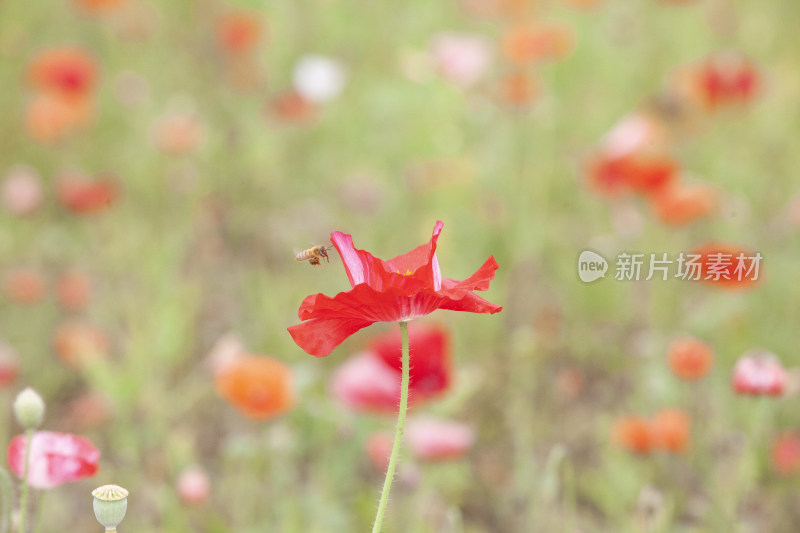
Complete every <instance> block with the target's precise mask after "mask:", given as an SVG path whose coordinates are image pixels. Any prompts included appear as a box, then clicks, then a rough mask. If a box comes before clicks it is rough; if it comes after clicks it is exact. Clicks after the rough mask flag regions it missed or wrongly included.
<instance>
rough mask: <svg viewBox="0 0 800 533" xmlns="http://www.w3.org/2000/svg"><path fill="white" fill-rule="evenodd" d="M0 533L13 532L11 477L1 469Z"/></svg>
mask: <svg viewBox="0 0 800 533" xmlns="http://www.w3.org/2000/svg"><path fill="white" fill-rule="evenodd" d="M0 498H2V501H1V502H0V533H8V532H9V531H11V476H9V475H8V471H7V470H6V469H5V468H3V467H0Z"/></svg>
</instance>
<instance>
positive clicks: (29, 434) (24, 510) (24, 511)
mask: <svg viewBox="0 0 800 533" xmlns="http://www.w3.org/2000/svg"><path fill="white" fill-rule="evenodd" d="M32 441H33V428H31V429H29V430H27V431H26V432H25V463H24V465H23V467H22V496H21V497H20V500H19V533H25V518H26V516H27V515H28V462H29V461H30V454H31V442H32Z"/></svg>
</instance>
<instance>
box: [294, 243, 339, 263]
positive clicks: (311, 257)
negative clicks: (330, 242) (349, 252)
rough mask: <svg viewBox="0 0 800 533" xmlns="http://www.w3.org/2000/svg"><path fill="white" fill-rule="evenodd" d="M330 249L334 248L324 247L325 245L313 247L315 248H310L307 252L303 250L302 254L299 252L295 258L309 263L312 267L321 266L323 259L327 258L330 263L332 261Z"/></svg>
mask: <svg viewBox="0 0 800 533" xmlns="http://www.w3.org/2000/svg"><path fill="white" fill-rule="evenodd" d="M330 248H333V247H332V246H324V245H319V246H313V247H311V248H309V249H307V250H303V251H302V252H299V253H298V254H297V255H296V256H295V259H296V260H297V261H308V263H309V264H310V265H312V266H320V265H321V264H322V263H321V261H320V260H321V259H322V258H325V261H327V262H328V263H330V262H331V260H330V258H329V257H328V250H329V249H330Z"/></svg>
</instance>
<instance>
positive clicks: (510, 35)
mask: <svg viewBox="0 0 800 533" xmlns="http://www.w3.org/2000/svg"><path fill="white" fill-rule="evenodd" d="M574 47H575V35H574V33H573V31H572V29H571V28H570V27H569V26H567V25H565V24H561V23H556V22H550V23H533V22H528V23H523V24H519V25H517V26H515V27H513V28H511V29H510V30H509V31H508V32H506V34H505V35H504V36H503V38H502V43H501V48H502V51H503V55H504V56H505V57H506V58H507V59H508V60H509V61H511V62H512V63H516V64H526V63H532V62H535V61H542V60H546V59H564V58H565V57H567V56H568V55H569V54H570V52H572V49H573V48H574Z"/></svg>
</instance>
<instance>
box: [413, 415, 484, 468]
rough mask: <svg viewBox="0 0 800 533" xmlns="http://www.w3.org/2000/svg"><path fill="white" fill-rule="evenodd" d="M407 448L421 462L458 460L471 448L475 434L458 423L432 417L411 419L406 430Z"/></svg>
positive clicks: (469, 428)
mask: <svg viewBox="0 0 800 533" xmlns="http://www.w3.org/2000/svg"><path fill="white" fill-rule="evenodd" d="M406 442H408V448H409V450H411V453H413V454H414V455H415V456H416V457H417V458H418V459H421V460H423V461H445V460H449V459H458V458H459V457H461V456H463V455H464V454H465V453H467V451H469V449H470V448H471V447H472V444H473V443H474V442H475V432H474V431H473V429H472V428H471V427H469V426H468V425H466V424H462V423H460V422H453V421H451V420H440V419H438V418H433V417H421V418H412V419H411V420H409V421H408V426H407V428H406Z"/></svg>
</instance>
